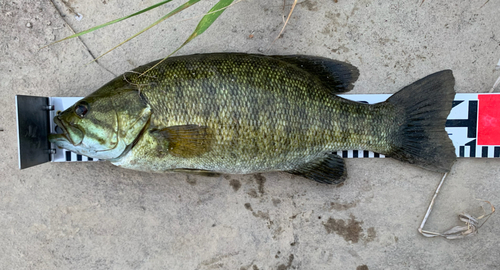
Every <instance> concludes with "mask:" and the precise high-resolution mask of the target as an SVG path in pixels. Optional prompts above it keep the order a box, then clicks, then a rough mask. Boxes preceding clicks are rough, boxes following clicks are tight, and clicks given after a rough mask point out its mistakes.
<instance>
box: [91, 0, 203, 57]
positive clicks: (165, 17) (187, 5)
mask: <svg viewBox="0 0 500 270" xmlns="http://www.w3.org/2000/svg"><path fill="white" fill-rule="evenodd" d="M198 2H200V0H189V1H188V2H186V3H184V4H182V5H181V6H179V7H177V8H176V9H174V10H172V11H171V12H169V13H168V14H167V15H165V16H163V17H161V18H160V19H159V20H157V21H156V22H154V23H152V24H150V25H149V26H148V27H146V28H144V29H142V30H141V31H139V32H138V33H136V34H135V35H133V36H131V37H129V38H127V39H126V40H124V41H123V42H121V43H120V44H118V45H116V46H115V47H113V48H111V49H110V50H109V51H107V52H105V53H103V54H101V55H99V57H97V58H96V59H94V60H93V61H95V60H97V59H99V58H101V57H103V56H104V55H106V54H108V53H109V52H111V51H112V50H114V49H116V48H118V47H120V46H121V45H123V44H125V43H126V42H128V41H130V40H131V39H133V38H135V37H137V36H138V35H140V34H142V33H144V32H146V31H147V30H149V29H151V28H152V27H153V26H155V25H157V24H159V23H161V22H162V21H164V20H166V19H168V18H170V17H172V16H173V15H175V14H177V13H179V12H181V11H183V10H184V9H186V8H188V7H190V6H192V5H194V4H196V3H198Z"/></svg>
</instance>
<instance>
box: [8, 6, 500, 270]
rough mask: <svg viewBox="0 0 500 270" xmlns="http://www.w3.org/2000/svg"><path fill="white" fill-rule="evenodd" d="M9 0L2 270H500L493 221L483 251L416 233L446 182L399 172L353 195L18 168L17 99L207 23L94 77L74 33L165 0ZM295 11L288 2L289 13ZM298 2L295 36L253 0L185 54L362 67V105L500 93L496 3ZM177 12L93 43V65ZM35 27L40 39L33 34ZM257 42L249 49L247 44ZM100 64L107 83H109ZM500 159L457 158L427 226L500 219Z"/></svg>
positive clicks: (165, 29)
mask: <svg viewBox="0 0 500 270" xmlns="http://www.w3.org/2000/svg"><path fill="white" fill-rule="evenodd" d="M55 2H56V4H58V7H59V8H60V10H61V12H62V14H63V15H65V16H66V17H64V18H63V17H61V16H60V14H59V13H58V12H57V11H56V9H55V8H54V6H53V5H52V4H51V3H50V1H48V0H44V1H41V0H30V1H28V0H3V1H0V9H1V15H0V55H1V57H2V58H1V61H0V89H1V93H0V95H1V98H0V108H1V109H0V110H1V113H0V128H2V129H3V130H4V131H0V143H1V145H2V151H0V158H1V163H0V179H1V180H0V265H1V266H2V267H1V268H4V269H241V270H243V269H246V270H256V269H280V270H284V269H402V268H407V269H466V268H468V269H498V267H499V265H500V257H499V256H498V254H500V248H499V242H500V236H499V235H500V229H498V228H499V221H498V217H497V216H493V217H492V218H491V219H490V220H489V222H488V223H486V224H485V225H484V226H483V227H482V228H481V229H480V233H479V235H477V236H476V237H473V238H468V239H465V240H457V241H447V240H444V239H427V238H424V237H422V236H421V235H420V234H418V233H417V230H416V229H417V227H418V226H419V224H420V222H421V219H422V217H423V214H424V212H425V209H426V207H427V204H428V202H429V200H430V198H431V196H432V193H433V192H434V189H435V187H436V185H437V183H438V182H439V180H440V178H441V175H439V174H436V173H431V172H427V171H424V170H421V169H419V168H415V167H413V166H410V165H406V164H402V163H400V162H397V161H394V160H390V159H378V160H374V159H372V160H368V159H361V160H349V161H348V162H347V166H348V170H349V178H348V180H347V182H346V183H345V185H343V186H341V187H334V186H328V185H322V184H317V183H314V182H312V181H308V180H306V179H303V178H300V177H294V176H292V175H288V174H285V173H272V174H262V175H246V176H237V175H226V176H221V177H215V178H206V177H199V176H192V175H186V174H172V175H159V174H148V173H140V172H134V171H128V170H123V169H120V168H116V167H113V166H112V165H111V164H108V163H104V162H102V163H80V164H76V163H73V164H69V163H65V164H44V165H41V166H38V167H33V168H30V169H27V170H23V171H20V170H18V169H17V142H16V124H15V106H14V95H16V94H24V95H41V96H84V95H87V94H89V93H90V92H92V91H94V90H95V89H97V88H98V87H99V86H101V85H102V84H104V83H106V82H107V81H108V80H110V79H112V78H113V77H114V76H115V75H118V74H120V73H122V72H124V71H126V70H129V69H132V68H134V67H136V66H138V65H141V64H144V63H147V62H149V61H152V60H155V59H158V58H161V57H164V56H165V55H167V54H168V53H169V52H171V51H172V50H174V49H175V48H176V46H178V45H179V44H181V43H182V41H183V39H185V38H186V37H187V36H188V35H189V33H190V31H192V29H193V28H194V26H195V25H196V23H197V22H196V20H188V21H183V20H184V19H186V18H191V17H194V16H197V15H199V14H202V13H203V12H204V11H206V10H208V8H209V7H210V3H213V2H214V1H208V2H206V1H203V2H201V3H199V4H198V5H199V7H195V8H194V9H188V10H186V11H185V12H183V13H181V14H179V15H177V16H175V17H174V18H172V19H171V20H169V21H167V22H166V23H163V24H161V25H159V26H156V27H155V28H154V29H152V30H151V31H149V32H147V33H145V34H143V35H141V36H140V37H138V38H136V39H134V40H133V41H132V42H130V43H128V44H126V45H124V46H122V47H120V48H119V49H117V50H115V51H113V52H111V53H110V54H108V55H106V56H105V57H103V58H102V59H101V60H100V64H101V65H102V67H101V66H99V65H98V64H96V63H91V64H88V63H89V61H91V59H92V58H91V56H90V55H89V52H88V51H87V50H86V49H85V48H84V47H83V46H82V42H81V41H79V40H78V39H73V40H70V41H67V42H63V43H58V44H56V45H52V46H49V47H47V48H43V49H41V50H39V48H40V47H42V46H44V45H47V44H48V43H50V42H52V41H54V40H56V39H60V38H63V37H65V36H68V35H70V34H72V32H71V31H70V29H69V28H68V26H66V23H65V20H66V21H67V23H69V24H70V25H71V26H72V27H73V28H74V29H75V30H76V31H80V30H84V29H86V28H89V27H91V26H94V25H96V24H98V23H103V22H106V21H108V20H110V19H114V18H117V17H119V16H124V15H126V14H129V13H131V12H133V11H137V10H139V9H141V8H144V7H146V6H148V5H151V4H154V3H156V2H159V1H158V0H144V1H134V0H121V1H115V0H109V1H105V0H102V1H98V0H91V1H81V0H68V1H67V6H70V7H71V8H72V9H73V10H74V11H75V12H78V13H80V14H82V15H83V20H81V21H77V20H75V19H74V15H73V14H71V11H70V10H69V9H68V8H67V7H65V6H64V5H62V4H61V3H62V2H60V0H57V1H56V0H55ZM286 2H287V4H291V1H290V0H289V1H286ZM484 2H486V0H484V1H466V0H457V1H425V2H424V3H423V4H422V5H420V1H416V0H415V1H368V0H360V1H344V0H339V1H332V0H322V1H319V0H318V1H313V0H309V1H303V2H302V3H301V4H300V5H298V6H297V7H296V9H295V12H294V14H293V16H292V18H291V20H290V22H289V24H288V26H287V28H286V30H285V33H284V36H283V38H281V39H279V40H277V41H276V42H275V43H274V44H273V45H271V42H272V40H273V39H274V38H275V37H276V35H277V34H278V32H279V30H280V28H281V27H282V14H283V6H282V5H283V1H278V0H275V1H265V0H259V1H244V2H240V3H238V4H237V5H235V6H234V7H232V8H231V9H230V10H228V11H227V12H225V13H224V14H223V15H222V16H221V17H220V20H219V21H218V22H216V24H214V25H213V27H212V28H211V29H209V30H208V31H207V32H206V33H205V34H203V35H202V36H200V37H199V38H197V39H195V40H194V41H193V42H192V43H191V44H189V45H188V46H186V47H185V48H184V49H183V50H182V51H181V52H180V53H182V54H190V53H200V52H219V51H238V52H253V53H256V52H261V51H264V50H266V49H267V48H268V47H270V50H269V51H268V53H272V54H312V55H319V56H325V57H330V58H336V59H339V60H345V61H349V62H350V63H352V64H354V65H356V66H358V67H359V69H360V72H361V76H360V79H359V81H358V83H357V84H356V87H355V89H354V90H353V92H354V93H394V92H396V91H397V90H398V89H399V88H401V87H403V86H404V85H406V84H409V83H411V82H412V81H414V80H416V79H418V78H421V77H423V76H425V75H428V74H430V73H431V72H434V71H438V70H441V69H452V70H453V71H454V74H455V77H456V81H457V84H456V90H457V92H487V91H488V90H489V89H490V88H491V86H492V84H493V83H494V81H495V80H496V78H497V77H498V76H499V74H498V73H499V72H496V73H495V71H494V70H493V68H494V66H495V64H496V63H497V61H498V59H499V58H500V23H499V18H500V16H499V15H500V14H499V10H500V9H499V4H498V3H497V2H496V1H489V2H488V3H486V4H485V5H484V7H482V8H481V6H482V5H483V4H484ZM180 3H182V2H181V1H173V3H170V4H168V5H167V6H166V7H162V8H159V9H158V10H155V11H153V12H151V14H150V15H146V16H142V17H140V18H139V19H132V20H131V21H125V22H122V23H121V24H119V25H115V26H112V27H109V28H107V29H103V30H100V31H98V32H95V33H92V34H89V35H86V36H83V37H82V40H83V42H85V44H87V46H88V48H89V49H90V51H91V52H92V53H93V54H94V55H99V54H101V53H103V52H105V51H106V50H108V49H110V48H112V47H113V46H114V45H116V44H118V43H119V41H122V40H123V39H125V38H126V37H128V36H130V35H131V34H132V33H134V32H136V31H138V30H139V29H140V27H142V26H145V25H147V24H148V23H150V22H153V21H154V20H156V19H157V18H159V17H160V16H161V15H163V14H165V13H166V12H168V11H169V10H172V9H173V8H174V7H176V6H177V5H179V4H180ZM28 26H29V27H28ZM251 34H252V35H253V38H250V35H251ZM103 67H105V68H107V69H109V70H110V71H111V72H112V73H113V74H112V73H111V72H108V71H106V70H105V69H104V68H103ZM499 165H500V160H499V159H496V160H492V159H490V160H486V159H477V160H471V159H463V160H459V161H458V162H457V163H456V164H455V166H454V168H453V171H452V173H451V175H450V177H449V178H448V181H447V182H446V183H445V185H444V187H443V190H442V194H441V195H440V197H439V198H438V201H437V204H436V209H435V212H433V214H432V216H431V220H430V223H429V227H428V228H430V229H436V230H441V231H442V230H444V229H447V228H449V227H451V226H454V225H459V224H460V223H458V221H457V220H456V214H457V213H459V212H462V211H467V212H469V213H471V214H475V215H480V214H482V212H481V209H480V207H479V205H480V202H478V201H477V200H476V199H485V200H489V201H491V202H492V203H493V204H495V205H497V206H498V205H500V195H499V194H500V192H499V191H500V166H499Z"/></svg>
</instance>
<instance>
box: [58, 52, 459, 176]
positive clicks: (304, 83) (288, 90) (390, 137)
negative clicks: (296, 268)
mask: <svg viewBox="0 0 500 270" xmlns="http://www.w3.org/2000/svg"><path fill="white" fill-rule="evenodd" d="M146 71H147V72H146ZM358 77H359V70H358V68H356V67H355V66H353V65H351V64H349V63H346V62H342V61H338V60H333V59H329V58H324V57H317V56H308V55H260V54H245V53H210V54H194V55H184V56H176V57H170V58H167V59H166V60H165V61H162V62H160V61H155V62H151V63H149V64H146V65H143V66H140V67H138V68H136V69H134V70H132V71H130V72H125V73H124V74H123V75H121V76H118V77H117V78H115V79H113V80H111V81H110V82H108V83H107V84H105V85H104V86H102V87H101V88H99V89H98V90H96V91H95V92H93V93H91V94H90V95H88V96H87V97H85V98H83V99H81V100H80V101H78V102H76V103H75V104H74V105H73V106H71V107H69V108H68V109H66V110H65V111H63V112H62V113H60V114H58V115H57V116H55V117H54V123H55V124H56V125H57V126H58V127H60V129H61V130H62V132H61V133H55V134H50V135H49V141H50V142H52V143H53V144H55V145H56V146H57V147H60V148H65V149H68V150H70V151H73V152H76V153H78V154H81V155H84V156H88V157H91V158H96V159H101V160H107V161H110V162H111V163H112V164H114V165H116V166H120V167H123V168H128V169H133V170H139V171H146V172H157V173H164V172H188V173H189V172H191V173H200V174H204V173H207V174H211V173H214V174H217V173H224V174H252V173H263V172H276V171H282V172H288V173H291V174H294V175H299V176H302V177H305V178H308V179H312V180H314V181H317V182H320V183H326V184H340V183H342V182H343V181H344V180H345V179H346V177H347V170H346V165H345V161H344V159H343V158H342V157H340V156H338V155H336V154H335V153H336V152H337V151H339V150H351V149H352V150H369V151H373V152H377V153H380V154H384V155H385V156H387V157H391V158H394V159H396V160H399V161H402V162H406V163H410V164H414V165H416V166H419V167H422V168H424V169H427V170H430V171H435V172H448V171H450V168H451V166H452V164H453V162H454V161H455V159H456V155H455V148H454V146H453V144H452V141H451V140H450V138H449V137H448V134H447V132H446V131H445V122H446V118H447V116H448V114H449V112H450V110H451V108H452V102H453V99H454V96H455V90H454V85H455V79H454V77H453V73H452V71H451V70H442V71H439V72H436V73H433V74H431V75H429V76H427V77H424V78H422V79H420V80H418V81H416V82H414V83H412V84H410V85H408V86H406V87H404V88H402V89H401V90H399V91H398V92H396V93H395V94H394V95H392V96H391V97H389V98H388V99H387V100H386V101H384V102H381V103H377V104H366V103H361V102H355V101H351V100H348V99H344V98H342V97H339V96H338V94H341V93H346V92H348V91H350V90H352V89H353V88H354V84H355V82H356V80H357V79H358Z"/></svg>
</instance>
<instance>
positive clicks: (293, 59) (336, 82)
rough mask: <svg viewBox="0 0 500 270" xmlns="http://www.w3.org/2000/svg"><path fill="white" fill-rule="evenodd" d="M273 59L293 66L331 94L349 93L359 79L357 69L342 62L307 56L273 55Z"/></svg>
mask: <svg viewBox="0 0 500 270" xmlns="http://www.w3.org/2000/svg"><path fill="white" fill-rule="evenodd" d="M271 57H273V58H275V59H279V60H281V61H284V62H287V63H289V64H292V65H295V66H297V67H298V68H300V69H303V70H305V71H307V72H309V73H311V74H313V75H314V76H316V77H317V78H318V79H319V81H320V82H321V83H322V84H323V85H324V86H325V87H326V88H327V89H329V90H330V91H332V93H334V94H338V93H344V92H349V91H351V90H352V88H353V87H354V82H355V81H356V80H357V79H358V77H359V70H358V68H357V67H355V66H353V65H351V64H349V63H346V62H342V61H337V60H332V59H329V58H325V57H317V56H308V55H273V56H271Z"/></svg>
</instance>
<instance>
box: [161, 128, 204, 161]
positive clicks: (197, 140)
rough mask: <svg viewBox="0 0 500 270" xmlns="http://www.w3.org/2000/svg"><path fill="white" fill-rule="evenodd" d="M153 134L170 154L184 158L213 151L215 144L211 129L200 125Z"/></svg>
mask: <svg viewBox="0 0 500 270" xmlns="http://www.w3.org/2000/svg"><path fill="white" fill-rule="evenodd" d="M151 134H152V135H153V136H155V137H156V138H158V139H159V140H160V141H161V142H163V146H164V147H165V148H166V149H167V150H168V152H169V153H170V154H172V155H173V156H177V157H183V158H190V157H196V156H199V155H201V154H204V153H206V152H207V151H209V150H210V149H211V146H212V142H213V133H212V132H211V130H210V128H208V127H205V126H198V125H182V126H171V127H167V128H163V129H153V130H151Z"/></svg>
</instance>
